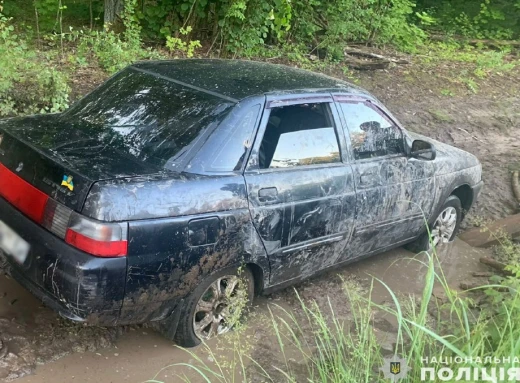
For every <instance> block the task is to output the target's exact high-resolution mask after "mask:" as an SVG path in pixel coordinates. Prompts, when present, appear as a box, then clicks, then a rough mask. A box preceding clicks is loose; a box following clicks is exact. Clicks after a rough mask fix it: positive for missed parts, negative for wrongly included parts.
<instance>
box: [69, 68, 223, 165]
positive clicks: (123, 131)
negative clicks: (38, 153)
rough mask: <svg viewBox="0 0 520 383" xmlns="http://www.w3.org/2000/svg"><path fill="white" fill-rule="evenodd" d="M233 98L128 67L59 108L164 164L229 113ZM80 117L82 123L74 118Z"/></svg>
mask: <svg viewBox="0 0 520 383" xmlns="http://www.w3.org/2000/svg"><path fill="white" fill-rule="evenodd" d="M231 106H232V104H231V103H229V102H227V101H226V100H224V99H221V98H219V97H217V96H213V95H211V94H207V93H204V92H203V91H197V90H193V89H191V88H188V87H185V86H183V85H179V84H177V83H175V82H173V81H171V80H168V79H166V78H164V77H161V76H156V75H155V74H153V73H144V72H141V71H139V70H137V69H134V68H131V67H130V68H127V69H125V70H123V71H122V72H120V73H118V74H116V75H115V76H114V77H112V78H111V79H109V80H108V81H107V82H105V83H104V84H103V85H101V86H100V87H99V88H97V89H96V90H94V91H93V92H92V93H90V94H89V95H87V96H86V97H84V98H83V99H81V100H80V101H78V102H77V103H76V104H75V105H74V106H73V107H72V108H71V109H69V110H68V111H67V112H66V113H64V114H63V117H62V118H63V119H64V120H66V121H67V120H68V121H70V122H71V123H74V125H75V126H78V129H81V130H82V131H83V132H82V133H85V139H86V140H97V141H101V142H103V143H104V144H106V145H109V146H110V147H111V148H112V149H114V150H116V151H119V152H122V153H121V154H124V155H128V154H129V155H131V156H133V157H136V158H137V159H139V160H141V161H144V162H148V163H151V164H154V165H158V166H163V167H175V166H174V165H172V164H174V163H175V162H176V161H178V160H180V159H181V158H182V156H183V155H184V154H185V153H186V152H187V151H188V150H189V148H190V147H192V146H193V145H194V144H195V143H196V142H197V141H198V140H199V139H200V138H201V137H203V136H204V135H205V132H206V131H207V130H208V129H211V128H213V127H214V126H216V125H217V124H218V123H219V122H220V121H222V119H223V118H224V117H225V115H226V114H227V112H228V110H229V109H230V107H231ZM78 122H80V124H77V123H78Z"/></svg>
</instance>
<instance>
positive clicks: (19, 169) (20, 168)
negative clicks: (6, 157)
mask: <svg viewBox="0 0 520 383" xmlns="http://www.w3.org/2000/svg"><path fill="white" fill-rule="evenodd" d="M22 169H23V162H20V163H19V164H18V167H17V168H16V171H17V172H18V173H20V172H21V171H22Z"/></svg>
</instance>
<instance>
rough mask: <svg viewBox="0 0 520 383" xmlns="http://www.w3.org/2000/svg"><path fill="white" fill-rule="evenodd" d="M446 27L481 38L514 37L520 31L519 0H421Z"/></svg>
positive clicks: (442, 27)
mask: <svg viewBox="0 0 520 383" xmlns="http://www.w3.org/2000/svg"><path fill="white" fill-rule="evenodd" d="M418 8H420V9H427V10H428V11H429V12H430V13H431V14H432V15H433V16H434V17H435V19H436V20H437V23H436V27H437V28H439V27H440V28H441V29H442V30H443V31H445V32H448V33H451V34H457V35H462V36H465V37H467V38H478V39H486V38H491V39H512V38H517V37H518V36H519V35H520V23H519V20H520V2H519V1H518V0H441V1H438V0H435V1H434V0H419V1H418Z"/></svg>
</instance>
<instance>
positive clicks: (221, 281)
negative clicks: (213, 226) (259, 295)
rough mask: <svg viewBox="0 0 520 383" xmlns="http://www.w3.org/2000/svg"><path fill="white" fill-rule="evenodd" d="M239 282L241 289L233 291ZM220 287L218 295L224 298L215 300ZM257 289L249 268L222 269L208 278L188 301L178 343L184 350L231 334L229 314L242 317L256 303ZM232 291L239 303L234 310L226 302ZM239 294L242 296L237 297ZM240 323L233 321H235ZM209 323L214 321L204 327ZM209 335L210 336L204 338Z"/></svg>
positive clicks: (178, 328)
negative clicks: (226, 319)
mask: <svg viewBox="0 0 520 383" xmlns="http://www.w3.org/2000/svg"><path fill="white" fill-rule="evenodd" d="M235 278H236V279H235ZM235 282H236V283H237V285H236V288H238V289H239V290H236V291H235V288H234V287H232V285H233V284H234V283H235ZM217 286H220V288H219V290H220V292H219V293H218V294H219V295H220V294H223V295H224V296H220V297H215V296H214V295H215V291H216V289H217ZM228 286H229V287H228ZM254 286H255V284H254V277H253V274H252V273H251V270H249V268H247V267H243V268H239V269H237V268H226V269H222V270H220V271H217V272H216V273H214V274H211V275H210V276H208V277H207V278H205V279H204V280H203V281H202V282H201V283H200V284H199V285H198V286H197V287H196V288H195V290H193V292H192V293H191V294H190V295H189V296H188V297H187V298H186V299H185V300H184V305H183V307H182V308H181V313H180V319H179V323H178V327H177V331H176V333H175V337H174V340H175V342H176V343H177V344H178V345H179V346H182V347H195V346H197V345H199V344H200V343H201V342H202V341H203V340H204V341H205V340H208V339H209V338H212V337H214V336H215V335H219V334H222V333H224V332H227V331H229V330H230V329H231V328H232V327H233V324H234V323H233V324H231V325H229V326H228V327H226V323H225V317H226V313H227V314H229V313H230V312H232V313H233V314H231V315H241V314H242V310H243V309H244V308H245V307H246V306H250V305H251V303H252V301H253V297H254V292H255V291H254ZM228 289H230V291H231V290H233V291H232V292H231V299H234V300H235V303H233V304H232V305H231V306H229V305H226V302H229V297H228V296H227V295H228V293H227V291H226V290H228ZM242 292H245V293H246V294H247V295H244V294H243V293H242ZM235 293H236V294H242V295H240V296H239V295H235V296H233V294H235ZM210 304H211V308H210ZM234 306H235V307H234ZM201 308H203V309H204V310H202V309H201ZM233 310H240V312H238V313H237V312H235V311H233ZM236 319H237V318H235V317H233V320H236ZM208 320H211V322H209V323H208V324H207V325H206V326H204V323H206V321H208ZM203 326H204V327H203ZM201 327H203V328H201ZM206 332H207V333H208V334H207V336H202V334H204V335H205V334H206Z"/></svg>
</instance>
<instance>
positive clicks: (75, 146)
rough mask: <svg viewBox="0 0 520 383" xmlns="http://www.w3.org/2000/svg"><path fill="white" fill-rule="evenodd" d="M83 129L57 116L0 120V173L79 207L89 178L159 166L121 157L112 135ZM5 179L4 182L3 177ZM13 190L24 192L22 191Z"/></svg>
mask: <svg viewBox="0 0 520 383" xmlns="http://www.w3.org/2000/svg"><path fill="white" fill-rule="evenodd" d="M87 131H88V130H85V129H77V127H75V126H73V125H72V124H65V123H63V122H62V121H60V119H59V115H47V116H31V117H24V118H15V119H8V120H4V121H1V122H0V137H1V142H0V172H2V171H3V172H4V173H5V174H9V173H10V174H14V175H16V176H17V177H20V178H21V179H23V180H24V181H26V182H27V183H28V184H30V185H32V186H33V187H35V188H36V189H38V190H40V191H42V192H43V193H45V194H46V195H48V196H50V197H52V198H53V199H55V200H56V201H58V202H60V203H62V204H64V205H65V206H67V207H69V208H71V209H73V210H77V211H79V210H80V209H81V207H82V205H83V202H84V201H85V198H86V196H87V194H88V191H89V190H90V188H91V186H92V184H93V183H94V182H96V181H100V180H109V179H116V178H125V177H134V176H142V175H147V174H154V173H157V172H159V171H160V170H161V168H160V167H159V166H155V165H153V164H150V163H146V162H142V161H139V160H137V159H136V158H135V157H132V156H129V155H127V154H126V155H125V153H123V152H121V151H119V150H118V148H117V146H115V145H111V142H110V140H111V137H109V136H106V135H103V134H99V135H91V136H88V135H87V134H86V133H85V132H87ZM0 182H1V181H0ZM6 182H9V180H8V178H6V177H5V176H4V183H6ZM7 186H8V185H4V187H7ZM17 192H18V193H22V194H23V193H24V190H19V191H17Z"/></svg>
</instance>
